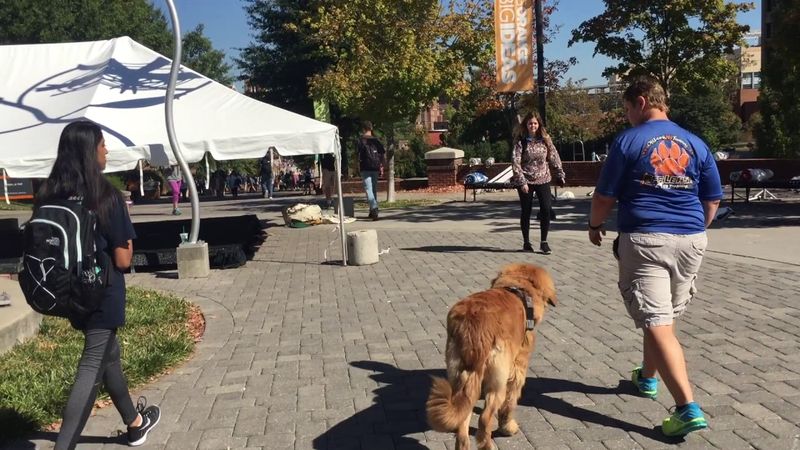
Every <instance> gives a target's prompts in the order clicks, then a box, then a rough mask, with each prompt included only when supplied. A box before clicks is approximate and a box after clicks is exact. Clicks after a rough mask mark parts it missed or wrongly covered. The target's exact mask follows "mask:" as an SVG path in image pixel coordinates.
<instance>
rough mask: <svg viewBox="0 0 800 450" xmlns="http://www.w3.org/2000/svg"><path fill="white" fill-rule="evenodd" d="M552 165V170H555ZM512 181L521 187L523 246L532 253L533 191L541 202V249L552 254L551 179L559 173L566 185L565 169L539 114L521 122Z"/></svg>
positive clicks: (513, 163) (526, 117) (531, 115)
mask: <svg viewBox="0 0 800 450" xmlns="http://www.w3.org/2000/svg"><path fill="white" fill-rule="evenodd" d="M551 168H552V171H551ZM511 169H512V173H513V177H512V182H513V183H514V184H515V185H516V186H518V187H517V194H519V203H520V215H519V225H520V229H521V230H522V249H523V250H524V251H528V252H532V251H533V246H532V245H531V241H530V236H529V235H530V229H531V210H532V209H533V194H536V198H537V199H538V201H539V214H538V215H537V218H538V219H539V230H540V234H541V241H540V242H539V250H540V251H541V252H542V253H544V254H545V255H549V254H550V252H551V250H550V244H548V243H547V235H548V233H549V232H550V219H551V218H552V208H553V206H552V204H553V195H552V194H551V193H550V181H552V179H553V175H552V173H553V172H555V178H556V182H557V183H558V185H559V186H564V183H565V177H564V169H563V168H562V166H561V158H560V157H559V156H558V150H556V147H555V146H554V145H553V140H552V139H550V135H549V134H547V131H546V130H545V129H544V125H543V124H542V123H541V119H540V117H539V114H537V113H535V112H530V113H528V114H527V115H526V116H525V118H523V119H522V123H520V137H519V139H518V140H517V142H516V143H515V144H514V150H513V153H512V157H511Z"/></svg>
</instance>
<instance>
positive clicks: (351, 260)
mask: <svg viewBox="0 0 800 450" xmlns="http://www.w3.org/2000/svg"><path fill="white" fill-rule="evenodd" d="M347 256H348V261H347V262H348V264H351V265H353V266H366V265H368V264H375V263H376V262H378V233H377V232H376V231H375V230H358V231H350V232H348V233H347Z"/></svg>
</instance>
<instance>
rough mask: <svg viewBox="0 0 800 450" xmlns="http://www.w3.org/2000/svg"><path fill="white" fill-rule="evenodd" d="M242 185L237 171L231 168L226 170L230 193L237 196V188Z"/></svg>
mask: <svg viewBox="0 0 800 450" xmlns="http://www.w3.org/2000/svg"><path fill="white" fill-rule="evenodd" d="M241 187H242V176H241V175H239V171H237V170H235V169H234V170H231V171H230V172H228V189H230V190H231V195H233V196H234V197H238V196H239V189H241Z"/></svg>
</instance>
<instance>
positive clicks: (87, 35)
mask: <svg viewBox="0 0 800 450" xmlns="http://www.w3.org/2000/svg"><path fill="white" fill-rule="evenodd" d="M126 35H127V36H130V37H131V38H132V39H134V40H135V41H137V42H139V43H140V44H142V45H144V46H146V47H149V48H151V49H153V50H155V51H157V52H159V53H161V54H164V55H169V54H170V53H171V49H172V33H171V32H170V30H169V27H168V25H167V21H166V19H165V18H164V14H163V13H162V12H161V10H159V9H158V8H156V7H155V6H153V4H152V3H150V2H149V1H147V0H59V1H52V0H3V1H0V44H1V45H7V44H39V43H50V42H75V41H99V40H106V39H112V38H115V37H119V36H126Z"/></svg>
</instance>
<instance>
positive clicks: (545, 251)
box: [539, 242, 553, 255]
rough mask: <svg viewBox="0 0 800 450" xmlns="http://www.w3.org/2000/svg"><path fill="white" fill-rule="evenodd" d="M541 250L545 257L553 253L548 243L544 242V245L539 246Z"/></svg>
mask: <svg viewBox="0 0 800 450" xmlns="http://www.w3.org/2000/svg"><path fill="white" fill-rule="evenodd" d="M539 250H541V251H542V253H543V254H545V255H549V254H550V253H553V252H552V250H550V246H549V245H547V242H542V244H541V245H540V246H539Z"/></svg>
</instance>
